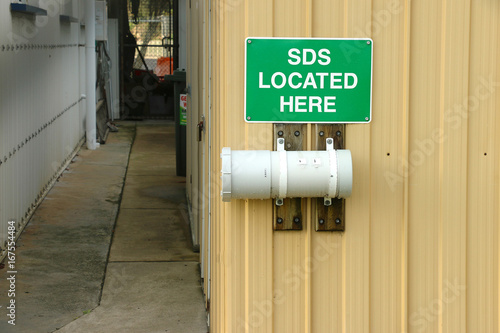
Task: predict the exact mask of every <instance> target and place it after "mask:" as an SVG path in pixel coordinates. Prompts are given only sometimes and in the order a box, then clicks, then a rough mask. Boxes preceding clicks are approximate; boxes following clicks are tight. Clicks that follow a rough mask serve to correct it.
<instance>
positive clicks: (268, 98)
mask: <svg viewBox="0 0 500 333" xmlns="http://www.w3.org/2000/svg"><path fill="white" fill-rule="evenodd" d="M245 47H246V52H245V121H247V122H256V123H295V122H297V123H367V122H370V121H371V104H372V67H373V66H372V55H373V42H372V40H371V39H369V38H361V39H333V38H332V39H324V38H255V37H249V38H247V39H246V40H245Z"/></svg>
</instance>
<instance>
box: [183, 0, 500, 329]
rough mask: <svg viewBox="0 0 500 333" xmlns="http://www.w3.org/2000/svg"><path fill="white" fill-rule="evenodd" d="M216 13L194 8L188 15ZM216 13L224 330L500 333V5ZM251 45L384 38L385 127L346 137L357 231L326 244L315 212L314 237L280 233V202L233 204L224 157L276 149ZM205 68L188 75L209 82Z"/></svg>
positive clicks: (303, 5) (323, 0) (380, 75)
mask: <svg viewBox="0 0 500 333" xmlns="http://www.w3.org/2000/svg"><path fill="white" fill-rule="evenodd" d="M203 3H205V5H204V6H202V5H203ZM207 3H209V1H202V0H192V2H191V9H188V14H189V13H190V11H192V10H194V8H196V9H197V10H199V8H205V10H206V8H208V5H206V4H207ZM210 5H211V9H212V10H211V12H210V20H211V29H210V32H209V35H208V36H209V38H210V42H211V57H212V58H211V62H210V64H211V72H212V76H211V77H210V89H211V96H210V103H211V104H210V105H211V107H212V114H211V118H210V119H208V123H209V124H210V125H209V126H210V128H211V138H212V140H211V141H210V143H209V144H210V148H211V165H210V167H211V172H212V173H211V174H206V175H205V177H206V178H207V179H210V180H211V182H212V183H211V193H210V195H211V200H212V201H211V202H212V205H211V207H210V210H211V215H210V218H211V221H212V222H211V229H210V232H211V234H210V235H211V239H210V240H211V248H210V255H211V257H210V258H211V265H212V266H211V273H210V279H211V282H210V288H211V297H210V320H211V329H212V332H287V333H288V332H355V333H359V332H384V333H385V332H398V333H399V332H450V333H458V332H470V333H475V332H498V331H499V330H500V327H499V326H500V323H499V318H500V317H499V311H500V306H499V301H500V296H499V295H500V288H499V284H500V280H499V279H500V275H499V270H500V264H499V259H500V258H499V251H500V248H499V245H498V244H499V241H500V235H499V232H500V230H499V209H500V204H499V199H500V195H499V190H500V187H499V181H500V169H499V168H500V159H499V157H500V113H499V112H498V110H499V109H500V3H499V2H498V1H492V0H456V1H445V0H443V1H432V0H415V1H411V2H410V1H403V0H373V1H372V0H370V1H367V0H353V1H334V0H306V1H304V0H253V1H250V0H221V1H216V0H214V1H211V2H210ZM204 17H205V16H204V15H200V14H197V15H196V18H197V20H195V21H191V22H190V23H191V30H190V34H191V36H190V38H192V37H193V36H192V34H193V33H196V31H199V30H198V25H201V24H202V20H203V18H204ZM248 36H254V37H256V36H260V37H265V36H274V37H371V38H372V39H373V41H374V71H373V75H374V76H373V78H374V79H373V120H372V122H371V123H370V124H368V125H366V124H364V125H347V128H346V146H347V149H350V150H351V152H352V156H353V166H354V186H353V191H352V197H350V198H349V199H347V201H346V230H345V232H343V233H325V232H322V233H318V232H315V231H314V221H311V217H310V215H311V214H308V213H307V212H306V215H309V218H308V219H307V221H306V223H305V229H304V230H302V231H300V232H273V230H272V223H273V221H272V202H271V201H270V200H268V201H259V200H233V201H232V202H231V203H222V201H221V200H220V196H219V193H220V180H219V171H220V169H221V165H220V159H219V154H220V151H221V149H222V147H226V146H227V147H231V148H232V149H272V146H273V143H272V133H273V131H272V125H266V124H263V125H258V124H245V123H244V121H243V93H244V83H243V82H244V39H245V38H246V37H248ZM197 38H203V36H202V35H201V34H198V37H197ZM198 44H200V43H198ZM190 51H191V52H206V50H201V49H198V48H196V47H195V48H194V49H191V50H190ZM263 56H265V55H263ZM199 64H200V66H199V67H198V68H196V70H197V71H198V72H199V73H198V74H197V75H198V76H188V77H191V78H192V77H202V76H203V75H202V73H203V71H205V75H206V73H208V68H206V67H207V66H204V65H203V64H202V63H201V62H200V63H199ZM189 70H192V68H190V69H189ZM188 84H190V85H191V86H192V91H193V92H195V91H196V93H197V98H198V100H202V99H203V98H207V95H206V94H207V93H206V92H202V90H201V87H199V84H200V82H199V81H191V82H188ZM192 98H193V97H192ZM190 107H191V108H192V109H191V110H194V111H193V112H199V110H198V109H197V108H200V107H201V106H200V104H199V103H198V104H197V105H191V106H190ZM189 121H191V122H193V121H196V119H193V118H190V119H189ZM312 126H313V125H308V147H311V145H312V140H311V132H312ZM205 139H206V138H205ZM200 159H201V155H198V157H196V156H193V157H192V159H191V162H190V163H191V164H197V163H199V162H200ZM205 163H206V161H205ZM191 167H192V166H191ZM196 170H198V169H196ZM206 170H208V168H206ZM198 171H199V170H198ZM192 186H193V188H192V189H191V191H202V189H201V188H197V187H196V186H197V185H196V184H194V185H192ZM310 209H311V204H310V202H309V201H308V204H307V210H308V211H310ZM207 244H208V242H207V241H205V244H204V246H205V251H206V250H208V249H207ZM207 263H208V261H207V260H205V266H206V264H207ZM204 269H205V272H207V271H208V270H207V267H204ZM207 281H208V279H205V290H208V287H209V286H208V282H207Z"/></svg>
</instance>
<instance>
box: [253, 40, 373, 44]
mask: <svg viewBox="0 0 500 333" xmlns="http://www.w3.org/2000/svg"><path fill="white" fill-rule="evenodd" d="M248 44H252V40H251V39H249V40H248ZM368 44H370V43H368Z"/></svg>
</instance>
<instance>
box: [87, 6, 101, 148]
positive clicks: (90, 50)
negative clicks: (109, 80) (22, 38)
mask: <svg viewBox="0 0 500 333" xmlns="http://www.w3.org/2000/svg"><path fill="white" fill-rule="evenodd" d="M95 57H96V54H95V0H86V2H85V67H86V73H87V75H86V81H87V82H86V87H87V89H86V90H87V94H86V95H87V100H86V102H87V117H86V121H85V132H86V136H87V148H88V149H90V150H95V149H96V148H97V147H98V144H97V142H96V134H97V131H96V93H95V90H96V88H95V84H96V80H97V74H96V59H95Z"/></svg>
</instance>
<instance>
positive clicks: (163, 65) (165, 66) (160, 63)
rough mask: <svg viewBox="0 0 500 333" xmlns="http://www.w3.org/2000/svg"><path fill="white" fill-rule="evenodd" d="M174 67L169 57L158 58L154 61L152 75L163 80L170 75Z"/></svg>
mask: <svg viewBox="0 0 500 333" xmlns="http://www.w3.org/2000/svg"><path fill="white" fill-rule="evenodd" d="M173 67H174V64H173V59H172V58H171V57H160V58H158V60H157V61H156V68H155V70H154V73H155V74H156V76H158V77H159V78H163V77H164V76H165V75H170V74H172V70H171V69H172V68H173Z"/></svg>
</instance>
